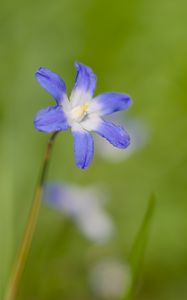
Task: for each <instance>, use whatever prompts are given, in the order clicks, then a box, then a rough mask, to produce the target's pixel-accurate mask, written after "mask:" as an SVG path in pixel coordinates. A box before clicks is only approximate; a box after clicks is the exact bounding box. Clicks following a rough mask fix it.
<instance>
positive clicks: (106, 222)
mask: <svg viewBox="0 0 187 300" xmlns="http://www.w3.org/2000/svg"><path fill="white" fill-rule="evenodd" d="M105 196H106V195H105V193H103V191H102V190H100V189H98V188H97V187H96V186H88V187H81V186H78V185H72V184H57V183H48V184H47V185H46V186H45V193H44V199H45V200H46V201H47V202H48V203H49V204H50V205H51V206H53V207H54V208H56V209H57V210H58V211H59V212H62V213H64V215H66V216H68V217H70V218H71V219H72V220H73V221H74V223H75V224H76V225H77V226H78V228H79V229H80V231H81V232H82V233H83V234H84V235H85V236H86V237H87V238H88V239H89V240H91V241H93V242H97V243H103V242H107V241H108V240H109V239H110V238H111V237H112V236H113V234H114V231H115V228H114V224H113V221H112V219H111V217H110V216H109V214H108V213H107V211H106V210H105V208H104V203H105V200H106V199H105Z"/></svg>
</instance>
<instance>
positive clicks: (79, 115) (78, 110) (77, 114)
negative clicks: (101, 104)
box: [69, 102, 89, 122]
mask: <svg viewBox="0 0 187 300" xmlns="http://www.w3.org/2000/svg"><path fill="white" fill-rule="evenodd" d="M88 109H89V104H88V102H86V103H84V104H83V105H79V106H76V107H74V108H73V109H72V110H71V111H70V112H69V117H70V119H71V121H73V122H80V121H81V120H82V119H83V118H84V117H85V116H86V115H87V112H88Z"/></svg>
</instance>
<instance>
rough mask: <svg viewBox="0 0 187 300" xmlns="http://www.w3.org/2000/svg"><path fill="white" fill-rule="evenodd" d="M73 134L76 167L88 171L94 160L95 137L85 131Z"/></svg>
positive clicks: (73, 132)
mask: <svg viewBox="0 0 187 300" xmlns="http://www.w3.org/2000/svg"><path fill="white" fill-rule="evenodd" d="M72 134H73V138H74V156H75V162H76V165H77V167H78V168H80V169H86V168H88V166H89V165H90V164H91V162H92V159H93V154H94V143H93V137H92V135H91V134H90V133H88V132H87V131H85V130H81V131H80V130H78V131H75V130H73V131H72Z"/></svg>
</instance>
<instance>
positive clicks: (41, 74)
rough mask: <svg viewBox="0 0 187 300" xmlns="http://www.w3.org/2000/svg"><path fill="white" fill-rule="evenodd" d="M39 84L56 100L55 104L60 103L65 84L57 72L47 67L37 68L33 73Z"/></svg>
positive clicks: (64, 94) (63, 95) (64, 95)
mask: <svg viewBox="0 0 187 300" xmlns="http://www.w3.org/2000/svg"><path fill="white" fill-rule="evenodd" d="M35 76H36V79H37V80H38V82H39V83H40V85H41V86H42V87H43V88H44V89H45V90H46V91H47V92H48V93H49V94H50V95H51V96H53V98H54V99H55V100H56V102H57V104H60V103H62V101H63V98H64V97H67V96H66V85H65V83H64V81H63V80H62V79H61V78H60V76H58V75H57V74H55V73H53V72H52V71H51V70H49V69H47V68H43V67H41V68H39V69H38V71H37V72H36V73H35Z"/></svg>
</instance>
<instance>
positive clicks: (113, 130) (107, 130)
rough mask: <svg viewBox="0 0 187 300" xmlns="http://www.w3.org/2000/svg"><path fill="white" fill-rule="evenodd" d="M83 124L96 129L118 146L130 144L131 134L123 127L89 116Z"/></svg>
mask: <svg viewBox="0 0 187 300" xmlns="http://www.w3.org/2000/svg"><path fill="white" fill-rule="evenodd" d="M81 125H82V127H83V128H84V129H86V130H88V131H94V132H96V133H97V134H99V135H100V136H102V137H104V138H105V139H107V140H108V141H109V142H110V143H111V144H112V145H113V146H115V147H117V148H127V147H128V146H129V144H130V136H129V134H128V133H127V132H126V130H125V129H124V128H123V127H121V126H119V125H115V124H113V123H111V122H107V121H104V120H102V119H101V118H98V117H92V118H88V119H87V120H86V121H84V122H82V123H81Z"/></svg>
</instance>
